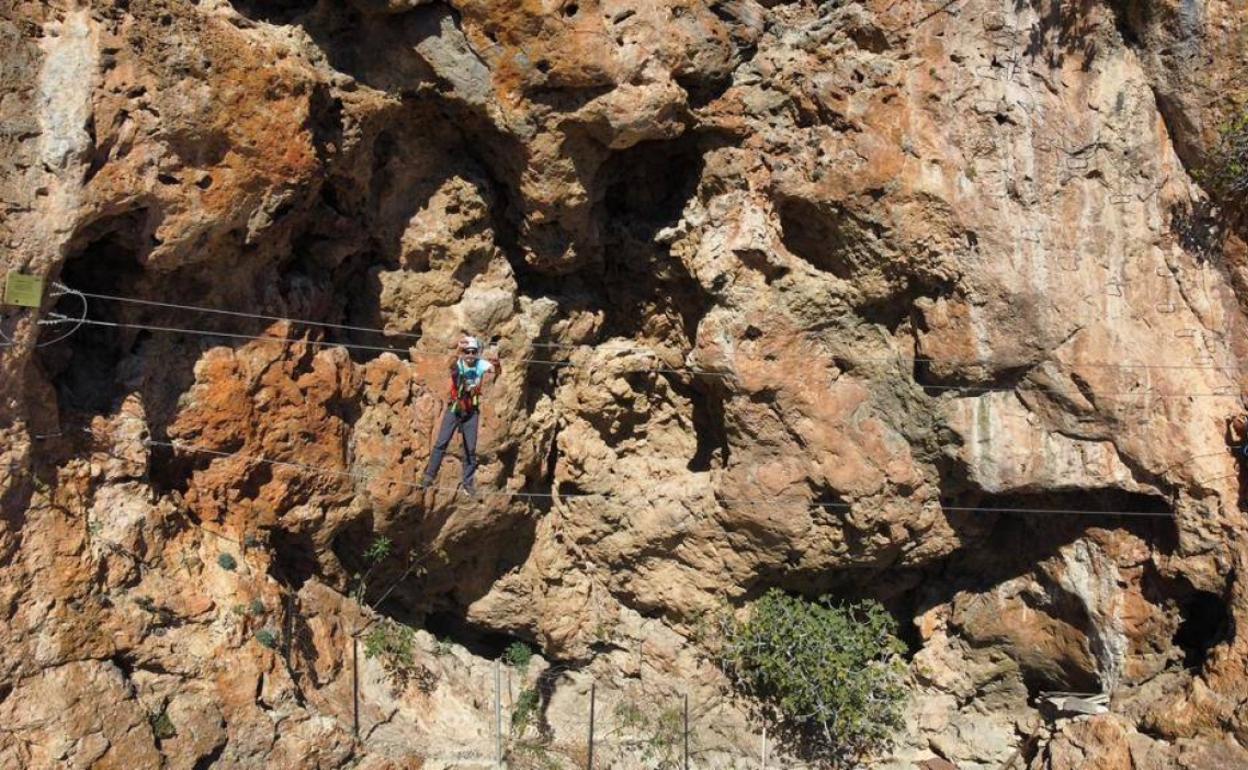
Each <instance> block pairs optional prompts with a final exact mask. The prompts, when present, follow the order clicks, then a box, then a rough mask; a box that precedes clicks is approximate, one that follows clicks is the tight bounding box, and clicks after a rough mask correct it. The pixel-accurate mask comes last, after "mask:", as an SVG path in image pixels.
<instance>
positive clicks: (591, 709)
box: [585, 682, 598, 770]
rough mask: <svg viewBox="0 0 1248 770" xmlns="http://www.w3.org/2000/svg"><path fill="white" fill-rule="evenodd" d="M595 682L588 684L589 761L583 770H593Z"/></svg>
mask: <svg viewBox="0 0 1248 770" xmlns="http://www.w3.org/2000/svg"><path fill="white" fill-rule="evenodd" d="M597 686H598V685H597V683H596V682H590V683H589V759H588V761H587V762H586V763H585V770H594V695H595V692H594V690H595V688H596V687H597Z"/></svg>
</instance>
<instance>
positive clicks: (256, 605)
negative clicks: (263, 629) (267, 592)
mask: <svg viewBox="0 0 1248 770" xmlns="http://www.w3.org/2000/svg"><path fill="white" fill-rule="evenodd" d="M247 609H248V610H250V611H251V614H252V615H263V614H264V613H265V612H266V610H265V609H264V602H262V601H260V600H259V599H252V600H251V604H249V605H248V606H247Z"/></svg>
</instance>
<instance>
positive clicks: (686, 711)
mask: <svg viewBox="0 0 1248 770" xmlns="http://www.w3.org/2000/svg"><path fill="white" fill-rule="evenodd" d="M685 770H689V693H685Z"/></svg>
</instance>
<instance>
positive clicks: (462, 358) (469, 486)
mask: <svg viewBox="0 0 1248 770" xmlns="http://www.w3.org/2000/svg"><path fill="white" fill-rule="evenodd" d="M457 347H458V350H457V353H456V355H454V356H452V357H451V359H450V361H449V362H448V368H449V369H450V374H451V394H450V401H449V402H448V405H447V409H446V412H445V413H444V414H443V415H442V427H441V428H440V429H439V430H438V440H437V442H436V443H435V444H434V445H433V456H432V457H430V458H429V467H428V468H426V469H425V475H424V477H423V478H422V479H421V481H420V486H421V487H422V488H424V487H428V486H430V485H431V484H433V480H434V478H436V477H437V475H438V469H439V468H440V467H442V458H443V457H444V456H445V455H446V448H447V447H448V446H450V445H451V439H453V438H454V437H455V432H456V431H459V434H460V435H461V436H463V439H464V476H463V489H464V492H466V493H467V494H468V495H469V496H470V497H476V494H477V486H476V475H477V428H478V426H479V425H480V422H481V416H480V414H481V413H480V408H481V393H482V390H483V389H484V387H485V384H486V375H490V382H491V383H493V382H494V381H495V380H497V379H498V374H499V371H500V370H501V366H500V364H499V362H498V360H497V359H496V360H494V361H487V360H485V359H484V358H482V357H481V341H480V340H478V339H477V338H476V337H464V338H463V339H461V340H460V341H459V344H458V346H457Z"/></svg>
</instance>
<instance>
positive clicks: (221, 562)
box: [217, 553, 238, 572]
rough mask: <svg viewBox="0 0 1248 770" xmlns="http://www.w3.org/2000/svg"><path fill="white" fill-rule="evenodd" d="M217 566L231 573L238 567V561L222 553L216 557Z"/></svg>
mask: <svg viewBox="0 0 1248 770" xmlns="http://www.w3.org/2000/svg"><path fill="white" fill-rule="evenodd" d="M217 566H219V567H220V568H221V569H223V570H226V571H228V572H233V571H234V569H235V568H236V567H238V560H237V559H235V558H234V557H233V556H231V555H230V554H228V553H223V554H221V555H220V556H218V557H217Z"/></svg>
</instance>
